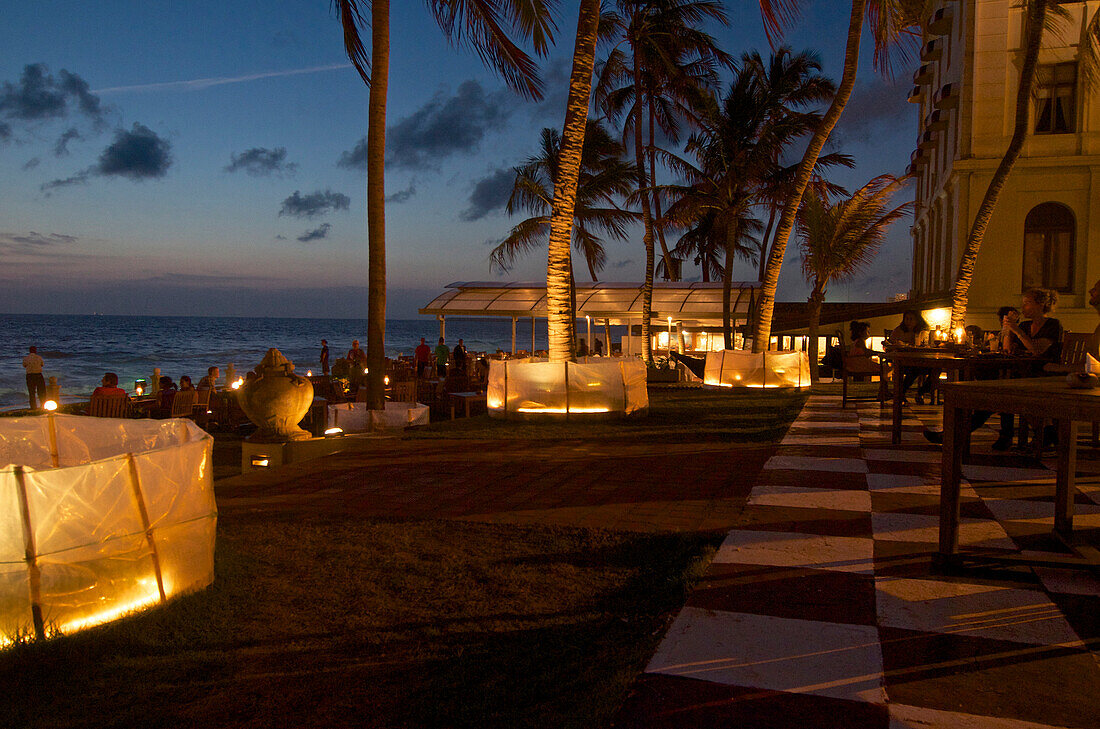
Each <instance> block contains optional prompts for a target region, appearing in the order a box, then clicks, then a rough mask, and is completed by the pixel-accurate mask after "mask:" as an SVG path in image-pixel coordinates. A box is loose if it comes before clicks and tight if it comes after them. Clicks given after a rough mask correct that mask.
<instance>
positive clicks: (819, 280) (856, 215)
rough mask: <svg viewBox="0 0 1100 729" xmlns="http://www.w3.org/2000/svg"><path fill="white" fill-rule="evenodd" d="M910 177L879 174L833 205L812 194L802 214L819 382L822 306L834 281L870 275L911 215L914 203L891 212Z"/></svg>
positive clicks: (813, 365) (812, 353)
mask: <svg viewBox="0 0 1100 729" xmlns="http://www.w3.org/2000/svg"><path fill="white" fill-rule="evenodd" d="M905 182H906V178H904V177H902V178H897V177H894V176H893V175H879V176H878V177H876V178H874V179H873V180H871V181H870V182H868V183H867V184H866V185H864V186H863V187H861V188H859V189H858V190H856V191H855V192H854V193H852V195H851V197H849V198H847V199H845V200H841V201H839V202H836V203H832V204H830V203H829V201H828V200H827V199H826V198H824V197H821V196H819V195H818V194H817V192H816V191H814V190H813V189H810V190H807V191H806V195H805V196H804V197H803V199H802V209H801V210H799V211H798V233H799V235H800V236H801V238H802V244H801V252H802V273H803V274H804V275H805V276H806V281H807V282H808V283H809V284H810V285H811V286H812V287H813V288H812V289H811V291H810V298H809V304H810V312H809V314H810V322H809V332H808V333H809V338H810V349H809V357H810V379H811V381H813V382H816V381H817V354H818V351H817V336H818V328H819V324H820V322H821V305H822V304H823V303H824V302H825V294H826V292H827V291H828V288H829V284H830V283H832V282H833V281H842V280H845V279H850V278H851V277H852V276H854V275H855V274H857V273H859V272H860V271H862V270H864V269H865V268H866V267H867V266H868V265H869V264H870V262H871V260H872V259H873V258H874V257H875V255H876V254H877V253H878V251H879V248H880V247H881V246H882V242H883V240H884V239H885V237H886V231H887V230H888V229H889V227H890V226H891V225H892V224H893V223H894V222H895V221H897V220H898V219H899V218H901V217H902V216H903V215H906V214H907V213H909V211H910V210H911V209H912V206H913V203H912V202H907V203H904V204H902V205H899V206H897V207H895V208H892V209H891V208H890V200H891V198H893V196H894V194H895V193H896V192H897V191H898V190H899V188H901V186H902V185H904V184H905Z"/></svg>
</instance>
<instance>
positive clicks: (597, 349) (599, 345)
mask: <svg viewBox="0 0 1100 729" xmlns="http://www.w3.org/2000/svg"><path fill="white" fill-rule="evenodd" d="M592 354H594V355H596V356H597V357H602V356H603V342H601V341H600V340H599V339H593V340H592Z"/></svg>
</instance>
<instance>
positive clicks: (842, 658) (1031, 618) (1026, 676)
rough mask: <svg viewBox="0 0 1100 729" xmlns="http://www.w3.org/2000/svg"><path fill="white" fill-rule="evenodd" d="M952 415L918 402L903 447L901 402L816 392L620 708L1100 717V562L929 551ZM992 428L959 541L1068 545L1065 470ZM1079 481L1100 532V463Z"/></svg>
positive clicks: (998, 721) (798, 721)
mask: <svg viewBox="0 0 1100 729" xmlns="http://www.w3.org/2000/svg"><path fill="white" fill-rule="evenodd" d="M938 413H939V408H932V407H923V408H922V407H916V408H907V410H906V418H905V420H904V423H903V428H904V434H903V443H902V445H901V446H892V445H890V417H889V410H888V409H880V408H879V406H878V404H877V403H875V404H871V405H866V404H862V403H861V404H858V405H855V404H852V403H849V405H848V407H847V408H845V409H842V408H841V407H840V398H839V397H826V396H815V397H813V398H811V399H810V400H809V401H808V402H807V404H806V407H805V408H804V409H803V411H802V413H801V415H800V416H799V418H798V420H797V421H796V422H795V423H794V424H793V425H792V427H791V429H790V431H789V433H788V434H787V436H786V438H785V439H784V441H783V443H782V445H781V447H780V448H779V450H778V451H777V453H776V454H775V455H774V456H773V457H771V458H770V460H768V462H767V463H766V464H765V466H764V470H763V471H762V472H761V474H760V477H759V478H758V479H757V482H756V484H755V486H754V488H753V490H752V492H751V494H750V497H749V500H748V504H747V507H746V509H745V512H744V515H743V518H742V519H741V520H740V521H739V523H738V525H737V527H736V528H735V529H733V530H731V531H730V532H729V534H728V535H727V537H726V539H725V541H724V543H723V544H722V546H721V548H720V549H719V551H718V553H717V555H716V557H715V559H714V561H713V563H712V564H711V566H710V568H709V570H708V572H707V574H706V575H705V577H704V578H703V580H702V581H701V582H700V584H699V585H698V586H697V588H696V590H695V592H694V593H693V595H692V596H691V598H690V599H689V601H688V603H687V604H686V606H685V607H684V608H683V609H682V610H681V612H680V613H679V614H678V616H677V617H676V618H675V620H674V622H673V623H672V625H671V627H670V628H669V630H668V632H667V634H666V636H665V638H664V640H663V641H662V642H661V644H660V646H659V648H658V650H657V652H656V654H655V655H654V656H653V658H652V659H651V661H650V663H649V665H648V667H647V669H646V672H645V673H644V674H643V676H642V677H641V678H640V679H639V680H638V682H637V683H636V685H635V688H634V691H633V693H632V696H631V698H630V700H629V701H628V702H627V704H626V706H625V707H624V708H623V710H622V711H621V712H620V714H619V716H618V719H617V721H616V723H615V725H616V726H620V727H626V726H630V727H719V726H722V727H733V726H736V727H751V728H753V729H758V728H764V727H775V728H776V729H778V728H780V727H782V728H784V729H787V728H791V727H813V728H815V729H824V728H827V727H838V728H839V727H844V728H845V729H861V728H863V727H868V728H871V727H875V728H882V729H910V728H914V729H915V728H917V727H921V728H931V727H935V728H939V727H943V728H947V727H951V728H958V727H965V728H967V729H978V728H984V727H989V728H990V729H1040V728H1041V727H1081V728H1085V727H1091V728H1093V729H1095V728H1096V727H1100V580H1098V579H1097V578H1096V577H1095V576H1093V575H1092V574H1090V573H1087V572H1083V571H1071V570H1054V569H1036V568H1027V567H1013V568H998V569H994V568H990V569H987V570H983V571H981V572H966V573H963V574H955V575H945V574H942V573H939V572H937V571H935V570H934V569H933V567H932V556H933V553H934V551H935V549H936V542H937V536H938V508H939V470H940V451H939V448H938V447H936V446H932V445H930V444H928V443H927V442H926V441H925V440H924V438H923V436H922V434H921V430H923V428H924V427H925V426H926V425H929V424H931V423H930V421H932V420H934V419H935V418H936V417H938ZM992 422H993V424H994V425H995V424H996V423H997V419H996V417H994V418H993V419H992ZM994 437H995V433H994V432H993V431H992V430H991V429H990V428H989V427H988V426H987V427H986V428H983V429H982V430H981V431H979V432H977V433H975V435H974V439H973V448H972V456H971V457H970V459H969V463H967V464H966V465H965V466H964V477H965V479H966V481H965V482H964V484H963V504H962V515H963V520H962V524H961V528H960V542H961V543H962V544H963V545H968V546H978V547H982V548H986V549H991V550H1009V551H1015V552H1023V551H1027V550H1036V549H1044V550H1046V549H1050V550H1054V549H1058V545H1057V544H1054V543H1053V539H1052V537H1051V536H1050V534H1049V532H1050V529H1051V527H1052V525H1053V504H1052V499H1053V492H1054V487H1053V481H1054V474H1053V471H1052V470H1050V468H1049V467H1048V466H1044V465H1042V464H1039V463H1038V462H1037V461H1034V460H1031V459H1028V458H1025V457H1022V456H1017V455H1011V454H995V453H993V452H992V451H991V450H990V448H989V444H990V442H991V441H992V440H993V439H994ZM1089 465H1090V464H1088V463H1087V462H1085V469H1086V470H1087V469H1088V467H1089ZM1078 489H1079V493H1078V495H1077V498H1076V515H1075V519H1074V523H1075V526H1076V527H1077V529H1078V530H1093V531H1092V534H1093V536H1097V535H1100V479H1097V478H1095V477H1091V476H1085V477H1083V478H1082V477H1079V480H1078ZM1094 541H1095V540H1094Z"/></svg>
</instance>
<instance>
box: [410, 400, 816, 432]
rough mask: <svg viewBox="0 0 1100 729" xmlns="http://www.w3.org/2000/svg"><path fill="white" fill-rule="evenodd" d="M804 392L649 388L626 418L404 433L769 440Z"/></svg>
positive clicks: (460, 423) (479, 424)
mask: <svg viewBox="0 0 1100 729" xmlns="http://www.w3.org/2000/svg"><path fill="white" fill-rule="evenodd" d="M806 397H807V394H806V392H805V391H799V390H793V389H774V390H756V389H747V388H746V389H737V390H710V389H703V388H701V387H682V388H680V387H678V388H656V387H651V388H650V390H649V411H648V412H647V413H646V414H645V415H641V416H634V417H630V418H625V419H617V420H615V419H612V420H608V419H587V420H586V419H584V418H573V419H570V420H568V421H565V420H545V419H542V420H500V419H496V418H490V417H489V416H487V415H480V416H477V417H472V418H459V419H457V420H441V421H438V422H434V423H432V424H431V425H428V426H425V427H420V428H415V429H412V430H409V431H406V435H405V437H406V438H477V439H484V438H500V439H513V438H525V439H526V438H538V439H550V438H587V439H595V438H619V437H624V436H625V437H630V438H636V439H645V440H652V441H654V442H660V441H664V442H668V441H685V440H691V441H694V440H724V441H731V442H742V443H749V442H757V443H759V442H767V441H772V440H776V439H778V438H780V437H781V436H782V435H783V433H785V432H786V430H787V427H788V426H789V425H790V424H791V422H792V421H793V420H794V419H795V418H796V417H798V412H799V410H801V409H802V405H803V403H804V402H805V401H806Z"/></svg>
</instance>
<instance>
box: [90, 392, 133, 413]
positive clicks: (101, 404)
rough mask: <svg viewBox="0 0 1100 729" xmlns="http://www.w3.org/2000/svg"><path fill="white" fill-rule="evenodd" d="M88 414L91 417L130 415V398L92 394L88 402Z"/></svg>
mask: <svg viewBox="0 0 1100 729" xmlns="http://www.w3.org/2000/svg"><path fill="white" fill-rule="evenodd" d="M88 415H91V416H92V417H93V418H128V417H130V398H128V397H104V396H102V395H101V396H99V397H96V396H94V395H93V396H92V400H91V402H90V403H89V404H88Z"/></svg>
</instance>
